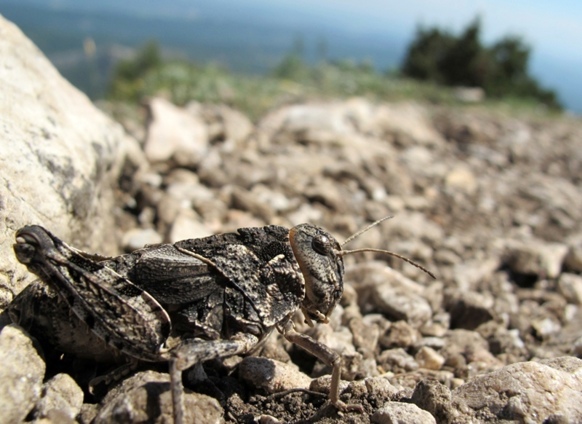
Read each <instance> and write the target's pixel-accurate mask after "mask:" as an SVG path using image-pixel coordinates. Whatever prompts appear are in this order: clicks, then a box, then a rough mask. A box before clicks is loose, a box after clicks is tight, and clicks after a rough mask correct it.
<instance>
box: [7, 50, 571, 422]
mask: <svg viewBox="0 0 582 424" xmlns="http://www.w3.org/2000/svg"><path fill="white" fill-rule="evenodd" d="M0 47H1V45H0ZM95 113H97V112H95ZM116 116H118V117H119V116H125V117H122V118H118V119H120V121H121V123H122V125H123V126H124V127H125V129H126V131H127V132H128V133H129V134H130V135H131V138H130V140H129V141H127V140H126V141H125V142H126V143H127V145H126V147H125V148H124V149H123V152H120V153H119V156H118V158H117V159H115V158H109V159H108V161H109V162H108V163H117V162H118V161H119V158H121V159H123V158H125V159H124V160H122V161H121V162H122V163H123V164H122V165H120V168H119V172H118V173H117V174H116V182H115V183H114V184H113V186H112V187H111V186H109V188H107V187H108V186H107V185H105V186H104V188H102V189H101V190H102V191H103V190H108V189H109V190H113V193H114V195H115V196H114V197H115V199H116V200H115V202H114V203H112V205H111V209H110V211H111V215H113V216H114V218H115V228H114V229H112V230H111V231H110V234H109V235H115V236H116V239H117V240H119V251H130V250H132V249H135V248H138V247H141V246H143V245H144V244H151V243H159V242H175V241H178V240H182V239H187V238H196V237H202V236H206V235H210V234H214V233H217V232H226V231H234V230H236V229H237V228H240V227H249V226H263V225H267V224H279V225H284V226H287V227H291V226H293V225H296V224H299V223H303V222H309V223H313V224H317V225H320V226H322V227H324V228H326V229H327V230H328V231H330V232H332V233H333V234H334V235H335V236H336V237H337V239H338V240H340V241H342V240H345V239H346V238H347V237H348V236H349V235H351V234H353V233H354V232H356V231H357V230H359V229H361V228H363V227H365V226H366V225H367V224H369V223H370V222H372V221H374V220H377V219H380V218H382V217H384V216H387V215H393V216H394V218H392V219H391V220H389V221H386V222H384V223H382V224H380V225H378V226H376V227H374V228H372V229H371V230H369V231H368V232H366V233H365V234H364V235H362V236H360V237H358V238H357V239H355V240H354V241H352V242H351V243H350V244H349V245H348V246H346V248H350V249H352V248H359V247H375V248H383V249H390V250H392V251H395V252H397V253H399V254H402V255H404V256H407V257H409V258H411V259H412V260H414V261H416V262H418V263H419V264H421V265H422V266H424V267H426V268H428V269H429V270H431V271H432V272H433V273H434V274H435V275H436V277H437V278H436V280H433V279H432V278H431V277H430V276H429V275H427V274H425V273H424V272H422V271H421V270H420V269H418V268H416V267H413V266H411V265H409V264H407V263H405V262H403V261H399V260H397V259H395V258H391V257H387V256H386V255H382V254H372V253H366V254H362V255H351V256H347V257H346V263H347V266H346V268H347V272H346V277H345V293H344V296H343V299H342V301H341V303H340V305H338V307H337V308H336V309H335V311H334V313H333V314H332V316H331V320H330V321H331V322H330V324H328V325H318V326H316V327H315V328H309V327H308V326H307V325H305V324H304V323H303V322H302V319H301V317H300V316H298V317H297V319H296V324H297V329H298V331H301V332H304V333H307V334H309V335H311V336H312V337H314V338H315V339H317V340H319V341H320V342H322V343H324V344H326V345H327V346H329V347H331V348H332V349H334V350H336V351H337V352H339V353H340V354H341V356H342V359H343V374H342V379H343V382H342V387H341V388H342V395H341V398H342V400H344V401H345V402H347V403H352V404H358V405H361V406H362V407H363V408H364V413H357V412H346V413H338V412H337V411H335V410H333V409H329V408H324V409H321V407H322V406H323V405H324V404H325V400H326V396H325V393H326V391H327V390H328V389H329V372H330V369H329V368H328V367H326V366H325V365H324V364H322V363H320V362H319V361H316V360H315V359H314V358H312V357H310V356H309V355H308V354H306V353H304V352H302V351H301V350H300V349H298V348H296V347H294V346H293V345H291V344H290V343H288V342H286V341H284V340H283V339H282V337H281V336H280V335H278V334H276V333H274V334H273V335H272V336H271V337H270V338H269V340H268V342H267V343H266V345H265V346H264V347H263V349H262V350H261V351H259V352H257V353H256V355H255V356H251V357H246V358H238V357H234V358H229V359H227V360H224V361H214V362H212V363H209V364H206V365H205V371H206V374H207V378H206V379H205V380H202V381H200V379H199V378H198V377H199V376H196V375H194V373H189V374H187V375H186V384H187V386H188V387H189V388H190V389H191V393H189V394H188V396H187V399H186V403H187V406H188V411H189V412H188V414H192V415H189V417H190V418H193V417H194V416H195V417H197V418H198V422H232V423H239V422H240V423H251V422H262V423H275V422H296V421H299V422H300V421H305V420H311V421H312V422H313V421H315V422H322V423H335V422H337V423H339V422H351V423H370V422H372V423H396V422H415V423H434V422H439V423H473V422H485V421H486V422H497V423H510V422H516V423H535V422H539V423H566V422H582V360H580V359H579V357H581V355H582V326H581V325H580V324H581V323H582V320H581V319H582V316H581V314H582V312H581V305H582V275H581V274H582V173H581V169H582V138H581V134H582V123H581V122H580V120H575V119H569V118H548V117H546V118H542V117H515V116H514V117H512V116H503V115H501V114H499V113H496V112H492V111H485V110H483V109H479V108H472V109H468V108H444V107H435V106H428V105H420V104H416V103H400V104H373V103H370V102H368V101H366V100H364V99H351V100H346V101H337V102H325V103H324V102H321V103H308V104H296V105H289V106H283V107H280V108H278V109H277V110H274V111H272V112H271V113H269V114H268V115H267V116H265V117H263V118H262V119H261V120H260V121H259V122H258V123H256V124H254V123H251V122H250V121H249V120H248V119H247V118H246V117H245V116H244V115H243V114H241V113H240V112H237V111H235V110H232V109H230V108H228V107H226V106H223V105H201V104H197V103H192V104H190V105H187V106H186V107H184V108H178V107H176V106H174V105H172V104H170V103H168V102H167V101H165V100H163V99H161V98H156V99H151V100H150V101H149V102H148V105H147V108H146V110H145V111H144V116H143V117H141V118H140V117H136V116H132V115H131V114H119V113H118V114H117V115H116ZM128 116H131V117H128ZM132 140H133V141H132ZM65 154H66V153H65ZM55 161H57V159H55ZM73 166H74V165H73ZM101 168H103V169H105V170H104V171H103V172H108V170H109V168H111V167H107V166H105V165H103V163H102V164H101V166H100V167H99V169H101ZM51 169H52V171H53V174H58V173H59V172H60V170H59V169H56V170H55V167H52V168H51ZM66 172H71V171H70V170H66ZM91 175H92V176H91V177H88V178H92V179H93V180H92V181H95V180H96V179H98V178H100V177H101V175H102V174H100V173H99V172H93V173H92V174H91ZM7 178H8V180H9V181H10V177H7ZM13 181H16V179H14V180H13ZM71 190H74V187H73V188H71ZM48 195H49V196H50V193H49V194H48ZM105 197H107V196H105ZM65 200H66V199H65ZM97 215H98V213H97ZM88 216H93V215H91V214H88ZM40 221H41V223H42V222H43V221H42V219H40ZM15 222H18V220H16V219H15ZM7 227H9V228H10V225H8V226H7ZM84 228H85V229H84V230H83V231H85V232H86V231H87V230H86V227H84ZM63 231H64V230H63ZM55 232H57V231H55ZM58 235H60V236H61V237H62V238H64V239H65V240H66V241H70V242H73V243H72V244H75V243H74V242H75V241H77V242H79V240H81V238H82V234H81V233H79V232H76V233H75V234H74V235H71V236H70V237H71V238H72V239H69V238H68V237H69V235H68V234H60V233H59V234H58ZM95 236H96V237H99V234H95ZM87 237H91V234H87ZM94 242H95V240H94V241H93V244H94ZM76 245H79V244H78V243H76ZM89 245H90V244H89V243H87V244H86V245H85V246H82V245H81V246H79V247H87V246H89ZM93 249H94V250H95V248H94V247H93ZM99 253H102V254H116V253H119V252H115V251H99ZM3 255H8V253H3ZM14 267H16V265H14ZM18 272H19V273H20V274H16V273H15V272H14V273H13V274H9V275H11V276H12V277H11V278H13V279H14V280H16V277H15V276H16V275H24V274H25V270H24V268H22V269H20V271H18ZM22 278H24V277H22ZM23 281H24V280H22V279H21V277H18V282H19V283H20V286H21V285H22V282H23ZM20 286H18V285H15V286H14V287H20ZM31 287H36V288H35V289H34V290H40V291H42V290H44V289H43V288H42V286H31ZM7 290H8V289H7ZM27 290H29V291H30V290H33V289H30V288H29V289H27ZM18 291H19V289H12V292H13V293H14V294H16V293H17V292H18ZM21 296H22V295H21ZM4 297H6V298H8V297H9V296H8V295H6V296H4ZM42 312H43V311H42V310H41V311H39V310H33V311H31V312H30V315H31V316H32V318H31V319H33V320H34V319H37V318H35V317H37V316H39V315H42ZM63 313H64V314H66V313H67V312H63ZM28 329H29V331H30V332H31V333H32V334H33V335H35V336H36V338H37V339H41V341H42V338H43V337H42V336H43V335H42V334H35V326H32V327H30V326H29V328H28ZM49 341H50V340H49ZM53 341H54V340H53ZM0 355H1V356H2V358H1V359H0V364H1V365H2V366H1V367H0V374H1V377H2V381H3V385H4V389H2V390H0V399H2V402H3V406H2V409H3V411H5V412H6V411H8V410H10V411H11V415H10V417H12V419H13V421H11V422H19V421H21V420H23V419H26V420H29V421H30V420H37V421H38V422H67V421H68V422H72V421H73V420H75V419H76V420H77V421H80V422H84V423H89V422H94V423H105V422H168V420H169V417H170V413H171V409H170V404H169V391H168V387H169V384H168V377H167V374H166V368H165V365H164V364H162V365H161V366H159V367H155V368H152V367H147V366H143V367H141V369H140V370H139V372H138V373H137V374H134V375H132V376H130V377H129V378H126V379H125V380H124V381H123V382H122V383H120V384H117V385H113V387H112V388H111V390H110V391H109V392H108V393H96V394H95V395H90V394H89V393H87V392H86V388H87V387H86V381H87V380H88V378H89V377H90V376H89V377H88V376H87V375H86V374H87V373H89V371H87V370H92V371H91V372H92V375H91V376H94V375H95V373H99V372H101V373H103V372H104V366H102V367H101V368H99V366H97V365H94V364H92V363H90V362H87V361H80V360H78V359H75V358H72V357H71V355H64V356H63V355H60V354H58V353H53V352H52V351H51V349H50V348H48V347H47V346H44V347H42V348H40V347H39V346H38V344H37V343H36V341H35V340H34V339H30V338H29V337H28V336H27V334H26V333H25V332H23V330H22V329H21V328H20V327H18V326H15V325H7V326H5V327H4V329H3V331H2V333H0ZM43 358H44V359H43ZM45 359H46V361H45ZM22 363H26V364H27V366H26V370H25V373H24V374H23V371H21V369H22V367H21V366H19V364H22ZM148 368H149V369H148ZM105 369H106V367H105ZM23 375H24V377H23ZM69 375H72V376H74V377H75V379H76V381H75V380H74V379H72V378H71V377H70V376H69ZM294 389H299V390H294ZM84 391H85V393H84ZM6 399H8V400H6ZM13 410H14V411H16V412H12V411H13ZM6 413H8V412H6ZM75 417H76V418H75ZM43 420H44V421H43Z"/></svg>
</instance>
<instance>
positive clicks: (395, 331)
mask: <svg viewBox="0 0 582 424" xmlns="http://www.w3.org/2000/svg"><path fill="white" fill-rule="evenodd" d="M419 337H420V334H419V333H418V330H417V329H415V328H413V327H412V326H410V325H409V324H408V323H407V322H406V321H396V322H394V323H392V325H391V326H390V327H389V328H388V329H387V330H386V333H385V334H384V335H383V336H382V337H381V338H380V344H381V345H382V346H383V347H386V348H393V347H403V348H407V347H410V346H412V345H414V344H415V343H416V342H417V340H418V338H419Z"/></svg>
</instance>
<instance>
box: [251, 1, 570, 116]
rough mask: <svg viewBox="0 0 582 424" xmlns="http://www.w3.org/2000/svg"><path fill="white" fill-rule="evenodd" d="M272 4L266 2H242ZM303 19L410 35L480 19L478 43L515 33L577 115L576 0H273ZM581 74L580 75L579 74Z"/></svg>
mask: <svg viewBox="0 0 582 424" xmlns="http://www.w3.org/2000/svg"><path fill="white" fill-rule="evenodd" d="M246 3H251V4H252V3H255V4H256V5H261V4H262V5H267V4H270V5H273V4H274V3H273V2H272V1H269V0H247V1H246ZM276 3H277V4H278V5H280V7H284V8H285V7H286V8H288V9H289V10H295V11H297V10H302V13H303V14H304V16H305V19H308V20H316V19H322V20H326V21H328V20H335V21H336V24H338V25H342V26H343V27H344V28H345V29H346V30H347V31H352V32H354V33H365V32H371V31H374V32H378V33H379V34H381V33H392V34H394V35H396V36H403V35H404V34H408V35H409V37H411V36H412V35H413V32H414V28H416V27H417V25H418V24H419V23H420V24H422V25H424V26H435V25H436V26H440V27H443V28H449V29H451V30H453V31H460V30H461V29H462V28H464V27H465V26H466V25H467V23H468V22H469V21H471V20H472V19H473V18H474V17H475V16H477V15H479V16H480V17H481V19H482V24H483V27H482V28H483V39H484V41H485V42H486V43H489V42H492V41H494V40H497V39H499V38H500V37H503V36H505V35H508V34H510V35H519V36H521V37H523V39H524V41H525V42H526V43H527V44H528V45H529V46H530V47H531V48H532V56H531V62H530V64H531V71H532V73H533V74H534V75H535V76H536V77H538V78H539V79H540V81H541V82H542V84H543V85H545V86H547V87H550V88H553V89H557V90H558V91H559V92H560V97H561V98H562V99H564V100H566V101H567V103H568V104H570V105H574V109H575V110H576V111H577V112H578V113H582V48H581V46H580V43H582V1H581V0H556V1H543V0H513V1H507V0H456V1H449V0H404V1H402V0H399V1H395V0H382V1H380V0H317V1H314V0H278V1H277V2H276ZM579 75H580V76H579Z"/></svg>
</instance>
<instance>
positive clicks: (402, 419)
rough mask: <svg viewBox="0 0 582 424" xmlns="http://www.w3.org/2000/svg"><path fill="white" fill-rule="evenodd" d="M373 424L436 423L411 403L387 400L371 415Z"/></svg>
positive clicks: (430, 416) (427, 413)
mask: <svg viewBox="0 0 582 424" xmlns="http://www.w3.org/2000/svg"><path fill="white" fill-rule="evenodd" d="M371 422H372V423H374V424H403V423H419V424H436V420H435V419H434V417H433V416H432V415H431V414H430V413H429V412H427V411H425V410H423V409H420V408H419V407H418V406H416V405H415V404H413V403H403V402H387V403H385V404H384V406H382V407H381V408H380V409H378V410H377V411H376V412H374V415H372V417H371Z"/></svg>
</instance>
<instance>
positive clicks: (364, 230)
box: [337, 215, 436, 280]
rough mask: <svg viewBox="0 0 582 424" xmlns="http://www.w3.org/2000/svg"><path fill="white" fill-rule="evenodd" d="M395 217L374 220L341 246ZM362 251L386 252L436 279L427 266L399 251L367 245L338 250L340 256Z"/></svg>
mask: <svg viewBox="0 0 582 424" xmlns="http://www.w3.org/2000/svg"><path fill="white" fill-rule="evenodd" d="M391 218H394V217H393V216H391V215H389V216H385V217H384V218H380V219H379V220H377V221H374V222H372V223H371V224H370V225H368V226H367V227H365V228H364V229H362V230H360V231H358V232H356V233H355V234H352V235H351V236H349V237H348V238H347V239H346V240H345V241H344V242H343V243H342V244H341V246H342V247H343V246H345V245H346V244H348V243H349V242H350V241H352V240H353V239H355V238H356V237H359V236H361V235H362V234H364V233H365V232H366V231H368V230H369V229H371V228H373V227H375V226H376V225H378V224H380V223H382V222H384V221H386V220H388V219H391ZM361 252H376V253H384V254H386V255H390V256H394V257H395V258H398V259H401V260H403V261H404V262H407V263H409V264H410V265H412V266H415V267H417V268H418V269H420V270H422V271H424V272H426V273H427V274H428V275H430V276H431V277H432V278H434V279H435V280H436V277H435V275H434V274H433V273H432V272H430V271H429V270H428V269H426V268H425V267H423V266H422V265H420V264H417V263H416V262H414V261H413V260H412V259H408V258H407V257H405V256H402V255H399V254H398V253H394V252H391V251H389V250H384V249H375V248H372V247H365V248H363V249H354V250H340V251H338V252H337V254H338V255H340V256H344V255H351V254H352V253H361Z"/></svg>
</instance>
